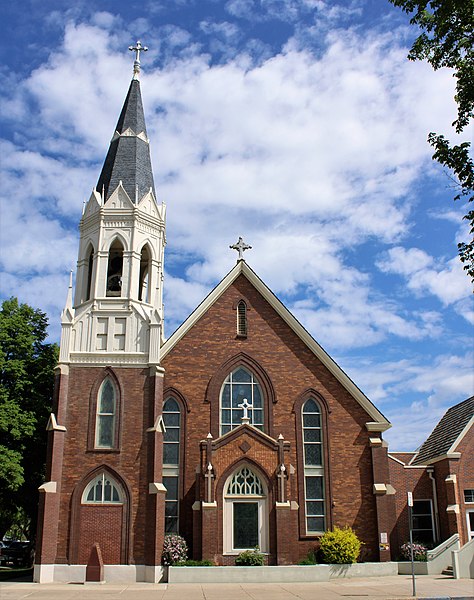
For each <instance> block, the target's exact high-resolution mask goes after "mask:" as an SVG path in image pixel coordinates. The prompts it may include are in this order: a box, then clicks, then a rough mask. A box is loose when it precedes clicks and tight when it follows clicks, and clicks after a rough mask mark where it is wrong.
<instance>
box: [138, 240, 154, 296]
mask: <svg viewBox="0 0 474 600" xmlns="http://www.w3.org/2000/svg"><path fill="white" fill-rule="evenodd" d="M150 265H151V256H150V250H149V248H148V246H143V248H142V251H141V254H140V278H139V282H138V299H139V300H140V301H141V302H147V303H150Z"/></svg>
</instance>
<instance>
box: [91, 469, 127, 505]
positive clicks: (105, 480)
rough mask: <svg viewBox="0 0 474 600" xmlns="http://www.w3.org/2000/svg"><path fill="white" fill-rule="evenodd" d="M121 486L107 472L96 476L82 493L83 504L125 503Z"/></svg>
mask: <svg viewBox="0 0 474 600" xmlns="http://www.w3.org/2000/svg"><path fill="white" fill-rule="evenodd" d="M123 502H124V496H123V491H122V488H121V486H120V485H119V484H118V483H117V482H116V481H115V479H113V478H112V477H110V476H109V475H108V474H106V473H105V472H102V473H100V474H99V475H97V477H95V478H94V479H93V480H92V481H91V482H90V483H89V484H88V485H87V486H86V488H85V490H84V493H83V494H82V503H83V504H123Z"/></svg>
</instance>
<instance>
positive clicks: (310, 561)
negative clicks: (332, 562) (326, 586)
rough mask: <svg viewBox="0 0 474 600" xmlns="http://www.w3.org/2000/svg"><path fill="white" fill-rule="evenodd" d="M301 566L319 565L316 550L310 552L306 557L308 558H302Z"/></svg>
mask: <svg viewBox="0 0 474 600" xmlns="http://www.w3.org/2000/svg"><path fill="white" fill-rule="evenodd" d="M298 564H299V565H317V564H318V561H317V560H316V554H315V552H314V550H310V551H309V552H308V554H307V555H306V558H302V559H301V560H300V562H299V563H298Z"/></svg>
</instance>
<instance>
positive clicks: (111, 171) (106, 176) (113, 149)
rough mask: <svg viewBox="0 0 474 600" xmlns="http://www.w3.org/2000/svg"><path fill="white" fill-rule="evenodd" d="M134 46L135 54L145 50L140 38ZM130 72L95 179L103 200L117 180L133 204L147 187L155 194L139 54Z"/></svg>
mask: <svg viewBox="0 0 474 600" xmlns="http://www.w3.org/2000/svg"><path fill="white" fill-rule="evenodd" d="M137 48H138V50H137ZM130 49H131V50H132V48H130ZM133 49H134V50H135V51H136V52H137V55H139V51H143V50H145V48H143V47H141V45H140V42H137V46H136V47H135V48H133ZM133 72H134V77H133V79H132V81H131V83H130V87H129V90H128V94H127V97H126V98H125V103H124V105H123V108H122V112H121V113H120V117H119V120H118V122H117V126H116V128H115V133H114V135H113V137H112V140H111V142H110V147H109V151H108V153H107V157H106V159H105V163H104V166H103V168H102V172H101V174H100V177H99V181H98V183H97V188H96V189H97V191H98V193H99V194H100V195H103V198H104V200H103V201H104V202H106V201H107V200H108V199H109V198H110V196H111V195H112V193H113V192H114V191H115V190H116V189H117V186H118V185H119V184H120V182H122V186H123V188H124V189H125V191H126V192H127V194H128V196H129V197H130V200H131V201H132V202H133V203H134V204H137V203H138V202H139V201H140V200H141V199H142V198H143V196H144V195H145V194H147V193H148V192H149V191H150V189H151V190H153V194H154V195H155V184H154V181H153V172H152V168H151V158H150V144H149V140H148V136H147V132H146V125H145V114H144V112H143V102H142V96H141V92H140V81H139V80H138V74H139V72H140V61H139V59H138V58H137V59H136V60H135V63H134V70H133Z"/></svg>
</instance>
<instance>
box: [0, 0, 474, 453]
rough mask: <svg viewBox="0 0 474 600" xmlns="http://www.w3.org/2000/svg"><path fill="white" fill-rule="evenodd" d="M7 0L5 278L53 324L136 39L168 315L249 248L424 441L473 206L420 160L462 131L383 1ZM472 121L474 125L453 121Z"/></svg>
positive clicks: (461, 366)
mask: <svg viewBox="0 0 474 600" xmlns="http://www.w3.org/2000/svg"><path fill="white" fill-rule="evenodd" d="M64 6H65V3H64V2H62V1H59V0H48V1H44V0H29V1H25V2H22V3H21V5H18V4H17V3H6V2H4V3H2V4H1V7H0V23H1V24H2V25H1V28H2V31H1V34H2V36H1V39H2V45H1V48H0V52H1V56H0V65H1V66H0V77H1V78H2V82H1V83H2V90H3V92H4V99H3V102H2V105H1V106H0V127H1V135H0V145H1V148H0V152H1V154H0V156H1V159H0V162H1V166H0V168H1V173H0V177H1V182H2V184H1V188H2V192H1V194H2V219H1V242H0V243H1V246H0V250H1V255H0V256H1V258H0V268H1V285H2V296H3V297H9V296H11V295H16V296H18V298H19V299H20V301H22V302H27V303H29V304H31V305H33V306H35V307H39V308H42V309H43V310H45V311H47V313H48V315H49V318H50V323H51V326H50V336H51V339H53V340H57V338H58V333H59V313H60V311H61V308H62V306H63V305H64V301H65V298H66V291H67V282H68V273H69V271H70V269H75V263H76V260H77V249H78V230H77V224H78V222H79V219H80V215H81V210H82V205H83V202H84V201H85V200H87V199H88V198H89V195H90V192H91V189H92V188H93V187H94V186H95V184H96V183H97V179H98V176H99V172H100V169H101V166H102V162H103V160H104V158H105V154H106V151H107V147H108V144H109V141H110V138H111V136H112V134H113V131H114V127H115V124H116V121H117V118H118V115H119V111H120V108H121V106H122V103H123V100H124V98H125V94H126V91H127V89H128V85H129V81H130V78H131V74H132V63H133V56H132V54H131V53H130V52H129V51H128V49H127V48H128V46H129V45H131V44H134V43H135V41H136V40H137V39H140V40H141V41H142V43H143V44H145V45H147V46H148V47H149V51H148V52H147V53H146V54H145V55H144V56H143V58H142V76H141V80H142V94H143V99H144V105H145V111H146V119H147V128H148V135H149V137H150V139H151V148H152V159H153V168H154V174H155V184H156V188H157V193H158V199H159V201H164V202H165V203H166V204H167V215H168V216H167V241H168V244H167V248H166V264H165V270H166V278H165V318H166V333H167V335H169V334H171V333H172V331H173V330H174V329H175V328H176V326H177V325H179V323H180V322H182V320H184V319H185V318H186V316H187V315H188V314H189V313H190V312H191V311H192V310H193V309H194V307H195V306H196V305H197V304H198V303H199V302H200V301H201V300H202V299H203V298H204V297H205V295H206V294H207V293H208V292H209V291H210V289H212V288H213V287H214V286H215V285H216V284H217V283H218V282H219V281H220V279H222V277H223V276H224V275H225V274H226V273H227V272H228V271H229V270H230V269H231V268H232V266H233V265H234V264H235V260H236V255H235V253H234V252H233V251H231V250H229V249H228V247H229V245H230V244H233V243H235V241H236V240H237V238H238V236H239V235H242V236H243V237H244V239H245V241H247V242H248V243H250V244H251V245H252V246H253V249H252V250H250V251H248V252H247V253H246V260H247V262H248V263H249V265H250V266H251V267H252V268H253V269H254V270H255V271H256V272H257V273H258V274H259V275H260V277H261V278H262V279H263V280H264V281H265V282H266V283H267V284H268V285H269V287H270V288H271V289H272V290H273V291H274V292H275V293H276V294H277V295H278V296H279V298H280V299H281V300H282V301H283V302H284V303H285V304H286V305H287V306H288V308H289V309H290V310H291V311H292V312H293V313H294V314H295V316H296V317H297V318H298V319H299V320H300V321H301V322H302V323H303V325H304V326H305V327H306V328H307V329H308V330H309V331H310V332H311V333H312V335H313V336H314V337H315V339H316V340H317V341H318V342H319V343H320V344H321V345H322V346H323V347H324V348H325V349H326V350H327V351H328V352H329V354H330V355H331V356H332V357H333V358H334V359H335V360H336V361H337V362H338V363H339V364H340V365H341V367H342V368H343V369H344V370H345V371H346V372H347V373H348V374H349V375H350V377H352V379H353V380H354V381H355V382H356V383H357V384H358V385H359V387H360V388H361V389H362V390H363V391H364V392H365V393H366V394H367V396H368V397H369V398H370V399H371V400H372V401H373V402H374V403H375V404H376V405H377V407H378V408H379V409H380V410H381V411H382V412H383V413H384V414H385V415H386V416H387V417H388V418H389V419H390V420H391V421H392V423H393V428H392V429H391V430H390V431H388V432H387V434H386V437H387V439H388V440H389V443H390V447H391V449H392V450H410V449H414V448H416V447H417V446H418V445H419V444H420V443H421V442H422V441H423V440H424V438H425V437H426V435H427V434H428V433H429V432H430V430H431V429H432V427H433V426H434V425H435V423H436V421H437V420H438V419H439V418H440V416H441V415H442V414H443V413H444V412H445V410H446V409H447V408H448V407H449V406H451V405H453V404H455V403H457V402H460V401H461V400H463V399H465V398H467V397H468V396H470V395H472V394H473V388H474V381H473V368H472V367H473V343H472V339H473V335H472V334H473V331H472V325H473V322H474V313H473V306H472V294H471V288H470V284H469V279H468V277H467V276H466V275H465V273H464V272H463V271H462V268H461V265H460V263H459V260H458V258H457V251H456V244H457V242H458V241H460V240H461V239H466V238H467V227H466V225H465V224H463V222H462V219H461V218H462V215H463V214H464V213H465V212H466V207H465V206H463V205H462V204H461V203H459V204H455V203H454V202H453V201H452V197H453V195H454V192H453V189H452V182H451V180H450V179H449V177H448V174H446V173H445V172H444V171H443V169H442V168H441V167H440V166H439V165H437V163H433V162H432V160H431V152H430V147H429V146H428V144H427V142H426V138H427V134H428V132H430V131H436V132H439V133H444V134H445V135H446V136H447V137H448V138H450V139H452V140H455V139H456V138H455V134H454V132H453V130H452V128H451V123H452V121H453V120H454V119H455V116H456V105H455V103H454V101H453V93H454V82H453V78H452V76H451V73H450V72H449V71H447V70H440V71H438V72H436V73H435V72H433V71H432V70H431V68H430V67H429V66H428V65H427V64H424V63H411V62H409V61H408V60H407V59H406V54H407V51H408V48H409V46H410V44H411V42H412V40H413V38H414V36H415V30H414V29H413V28H412V26H410V25H409V24H408V18H407V16H406V15H404V14H403V13H402V12H401V11H400V10H399V9H395V8H394V7H392V6H391V5H390V4H389V3H388V2H385V0H366V1H364V0H341V1H333V2H329V1H328V0H327V1H324V0H228V1H226V0H176V1H173V2H171V1H163V2H160V1H147V0H143V1H141V2H135V1H127V2H124V1H122V0H116V1H108V2H106V1H95V2H92V1H90V0H83V1H75V2H74V3H72V7H70V8H68V9H67V10H64ZM469 135H471V136H472V126H471V129H470V130H468V131H467V133H466V132H465V135H464V139H466V137H467V138H468V137H469Z"/></svg>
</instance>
